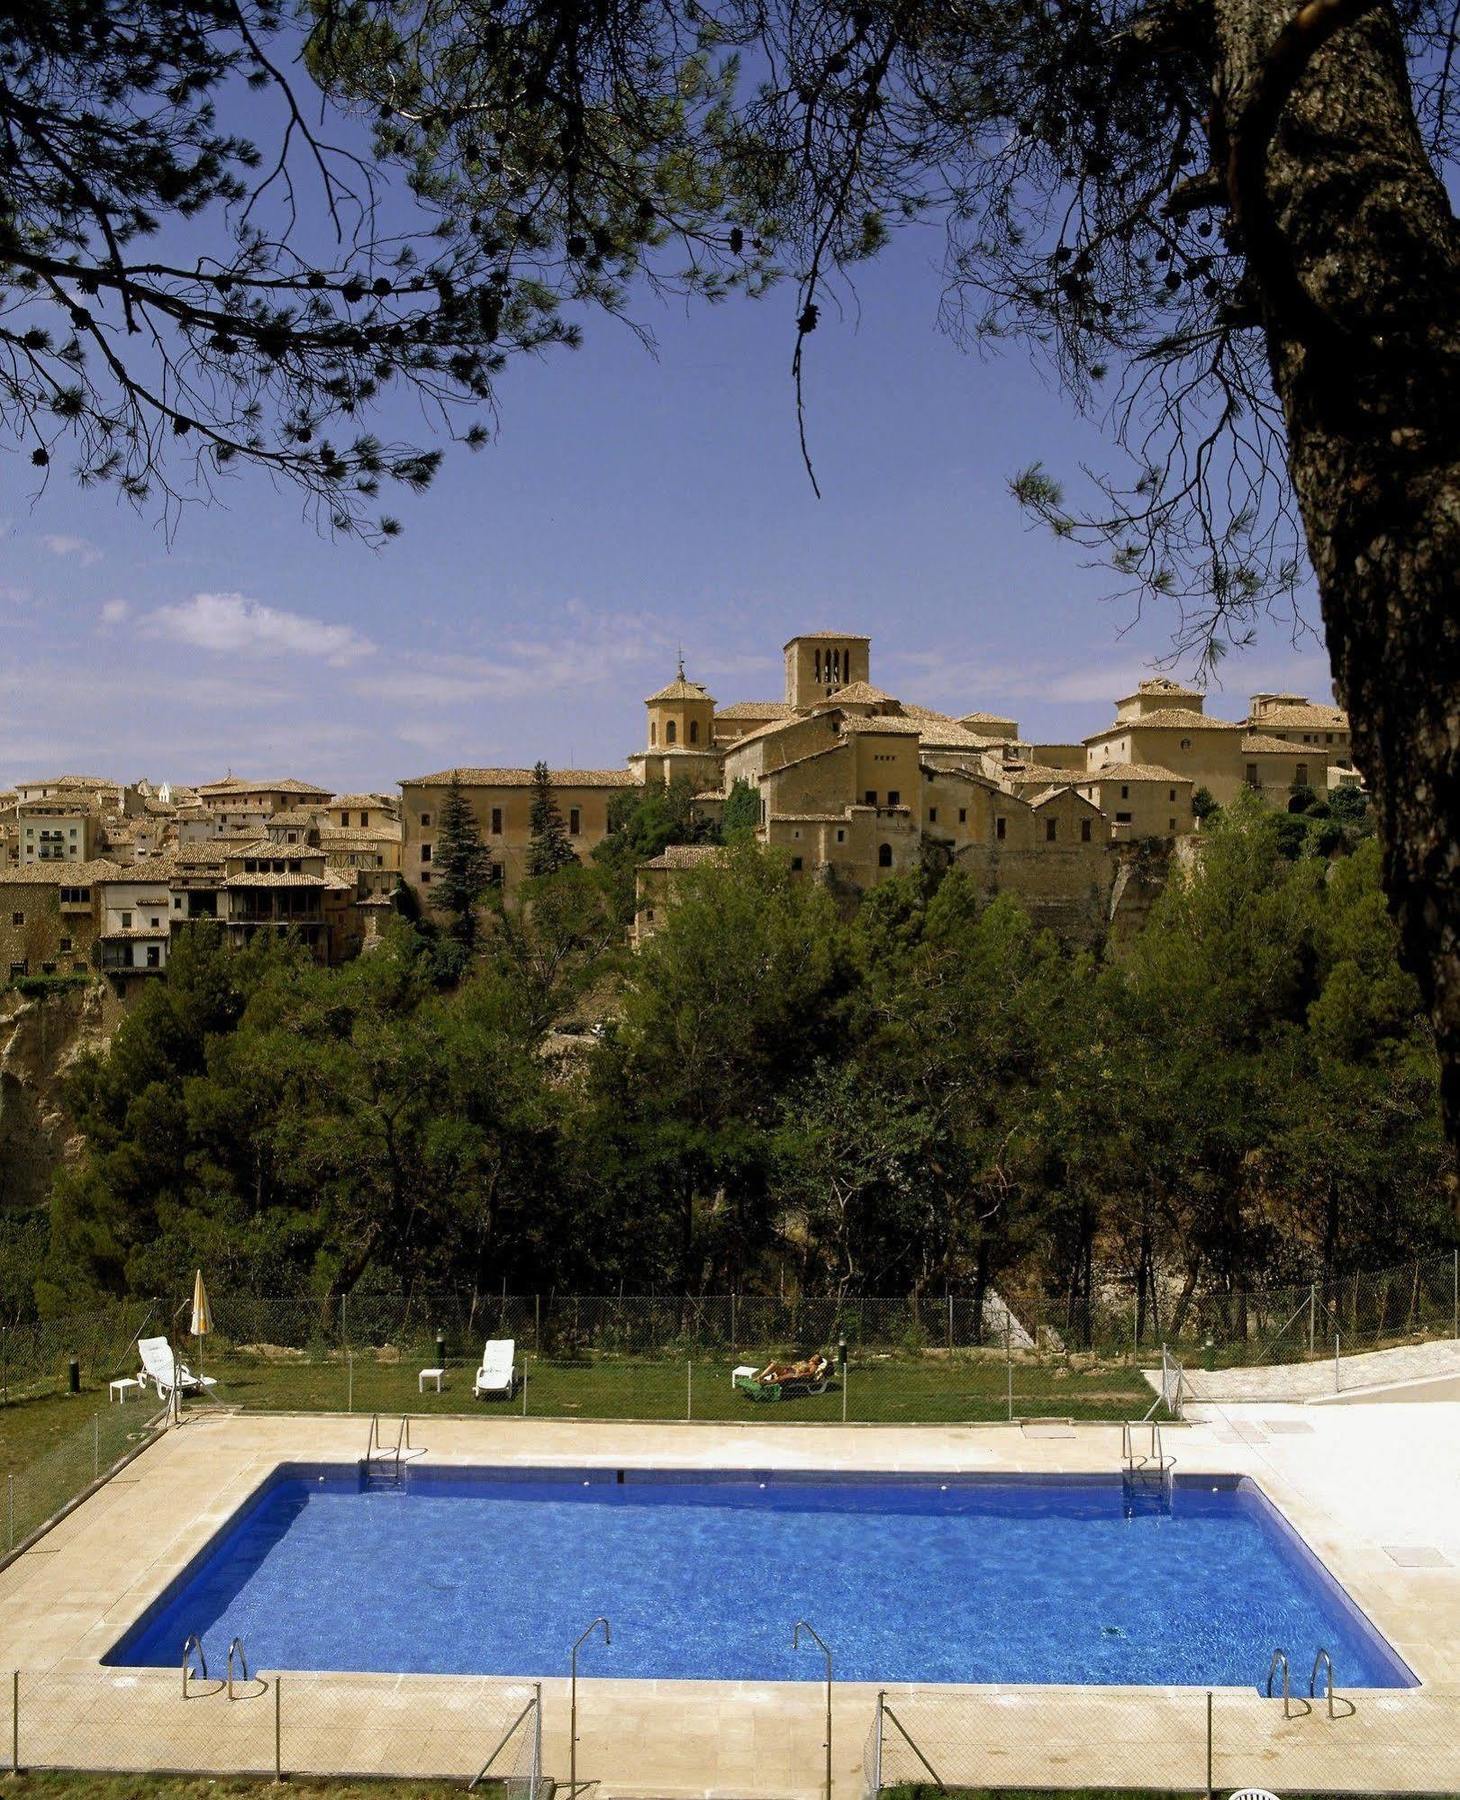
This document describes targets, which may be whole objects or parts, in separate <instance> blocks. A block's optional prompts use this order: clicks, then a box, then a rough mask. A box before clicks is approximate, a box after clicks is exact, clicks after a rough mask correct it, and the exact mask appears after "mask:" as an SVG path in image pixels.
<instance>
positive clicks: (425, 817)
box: [421, 813, 431, 825]
mask: <svg viewBox="0 0 1460 1800" xmlns="http://www.w3.org/2000/svg"><path fill="white" fill-rule="evenodd" d="M421 823H422V824H423V825H429V824H430V823H431V815H430V813H422V814H421Z"/></svg>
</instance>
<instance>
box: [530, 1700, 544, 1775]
mask: <svg viewBox="0 0 1460 1800" xmlns="http://www.w3.org/2000/svg"><path fill="white" fill-rule="evenodd" d="M532 1692H533V1695H534V1697H535V1703H534V1705H533V1709H532V1800H538V1795H539V1793H540V1791H541V1788H542V1683H541V1682H540V1681H535V1682H534V1683H533V1684H532Z"/></svg>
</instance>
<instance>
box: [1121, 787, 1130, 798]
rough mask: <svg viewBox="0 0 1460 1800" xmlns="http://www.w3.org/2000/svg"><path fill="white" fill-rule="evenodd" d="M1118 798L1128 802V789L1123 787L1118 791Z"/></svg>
mask: <svg viewBox="0 0 1460 1800" xmlns="http://www.w3.org/2000/svg"><path fill="white" fill-rule="evenodd" d="M1120 797H1121V799H1122V800H1129V799H1130V789H1129V788H1128V787H1123V788H1122V789H1121V790H1120Z"/></svg>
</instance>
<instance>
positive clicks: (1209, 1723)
mask: <svg viewBox="0 0 1460 1800" xmlns="http://www.w3.org/2000/svg"><path fill="white" fill-rule="evenodd" d="M1207 1800H1212V1690H1211V1689H1210V1688H1208V1689H1207Z"/></svg>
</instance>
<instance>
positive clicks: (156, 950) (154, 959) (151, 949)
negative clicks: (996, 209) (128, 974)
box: [147, 944, 162, 969]
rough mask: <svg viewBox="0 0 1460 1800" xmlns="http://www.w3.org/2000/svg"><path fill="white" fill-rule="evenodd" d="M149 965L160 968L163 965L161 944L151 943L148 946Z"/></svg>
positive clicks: (150, 967) (149, 966) (151, 967)
mask: <svg viewBox="0 0 1460 1800" xmlns="http://www.w3.org/2000/svg"><path fill="white" fill-rule="evenodd" d="M147 967H148V968H149V969H160V968H161V967H162V946H161V944H149V945H148V946H147Z"/></svg>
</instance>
